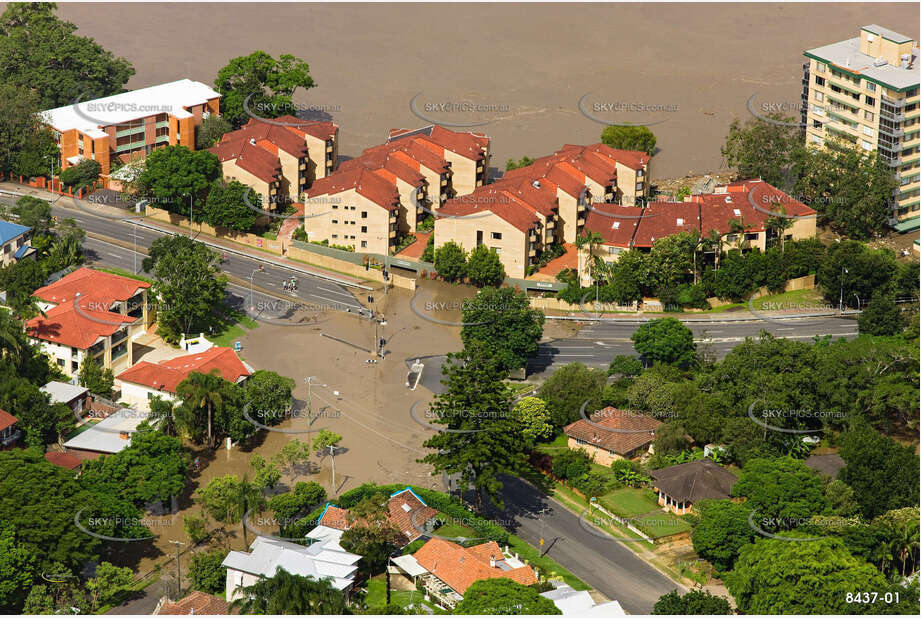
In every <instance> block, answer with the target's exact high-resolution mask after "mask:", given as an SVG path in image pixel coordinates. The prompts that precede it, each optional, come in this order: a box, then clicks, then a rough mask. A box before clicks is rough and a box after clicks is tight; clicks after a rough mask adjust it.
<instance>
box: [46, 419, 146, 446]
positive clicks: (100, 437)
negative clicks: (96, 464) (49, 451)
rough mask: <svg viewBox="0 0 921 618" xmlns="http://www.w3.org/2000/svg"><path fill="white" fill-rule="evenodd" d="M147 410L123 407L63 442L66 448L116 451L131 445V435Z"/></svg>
mask: <svg viewBox="0 0 921 618" xmlns="http://www.w3.org/2000/svg"><path fill="white" fill-rule="evenodd" d="M148 415H149V412H145V411H143V410H134V409H132V408H123V409H121V410H119V411H118V412H115V413H113V414H111V415H109V416H107V417H106V418H104V419H102V420H101V421H99V422H98V423H95V424H94V425H93V426H92V427H90V428H89V429H87V430H86V431H84V432H82V433H80V434H78V435H76V436H74V437H73V438H71V439H70V440H68V441H67V442H65V443H64V448H66V449H76V450H81V451H93V452H95V453H104V454H112V453H118V452H119V451H122V450H124V449H126V448H128V447H129V446H131V435H132V434H133V433H134V432H135V431H137V427H138V425H140V424H141V423H143V422H144V421H146V420H147V417H148Z"/></svg>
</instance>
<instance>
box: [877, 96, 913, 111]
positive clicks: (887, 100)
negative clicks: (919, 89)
mask: <svg viewBox="0 0 921 618" xmlns="http://www.w3.org/2000/svg"><path fill="white" fill-rule="evenodd" d="M879 100H880V101H882V102H883V103H885V104H886V105H891V106H892V107H898V108H902V107H905V105H907V104H908V99H891V98H889V97H887V96H886V95H884V94H881V95H880V96H879Z"/></svg>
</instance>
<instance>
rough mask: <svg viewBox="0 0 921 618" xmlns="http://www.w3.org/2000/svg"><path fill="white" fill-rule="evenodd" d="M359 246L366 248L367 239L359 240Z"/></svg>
mask: <svg viewBox="0 0 921 618" xmlns="http://www.w3.org/2000/svg"><path fill="white" fill-rule="evenodd" d="M361 248H362V249H367V248H368V241H367V240H363V241H361Z"/></svg>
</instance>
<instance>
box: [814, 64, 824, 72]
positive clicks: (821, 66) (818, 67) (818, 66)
mask: <svg viewBox="0 0 921 618" xmlns="http://www.w3.org/2000/svg"><path fill="white" fill-rule="evenodd" d="M815 72H816V73H824V72H825V64H824V63H822V62H816V63H815Z"/></svg>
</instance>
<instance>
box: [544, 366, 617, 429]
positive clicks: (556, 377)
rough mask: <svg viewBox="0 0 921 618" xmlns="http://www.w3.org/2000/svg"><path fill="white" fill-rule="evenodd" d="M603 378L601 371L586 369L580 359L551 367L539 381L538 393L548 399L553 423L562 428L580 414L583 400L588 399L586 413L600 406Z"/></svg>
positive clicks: (588, 413) (589, 413)
mask: <svg viewBox="0 0 921 618" xmlns="http://www.w3.org/2000/svg"><path fill="white" fill-rule="evenodd" d="M606 380H607V378H606V376H605V374H604V372H603V371H597V370H595V369H589V368H588V367H586V366H585V365H583V364H582V363H569V364H568V365H563V366H562V367H560V368H559V369H557V370H556V371H554V372H553V375H551V376H550V377H549V378H548V379H547V380H546V381H545V382H544V383H543V384H541V386H540V389H539V390H538V391H537V396H538V397H540V398H541V399H543V400H544V401H546V402H547V406H548V407H549V408H550V420H551V422H552V423H553V426H554V427H557V428H561V427H563V426H565V425H568V424H569V423H571V422H573V421H575V420H577V419H578V418H579V409H580V408H581V407H582V404H583V403H586V402H588V403H587V404H586V406H585V414H586V415H591V414H592V413H594V412H595V411H596V410H598V409H599V408H600V406H601V393H602V391H603V389H604V383H605V381H606Z"/></svg>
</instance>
